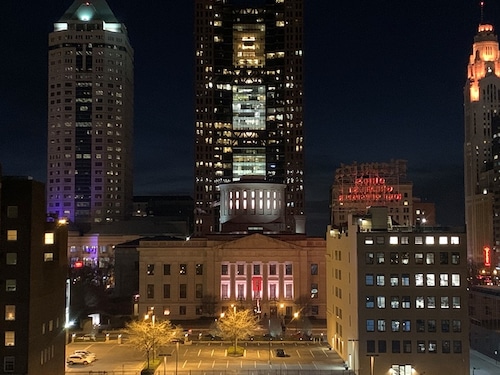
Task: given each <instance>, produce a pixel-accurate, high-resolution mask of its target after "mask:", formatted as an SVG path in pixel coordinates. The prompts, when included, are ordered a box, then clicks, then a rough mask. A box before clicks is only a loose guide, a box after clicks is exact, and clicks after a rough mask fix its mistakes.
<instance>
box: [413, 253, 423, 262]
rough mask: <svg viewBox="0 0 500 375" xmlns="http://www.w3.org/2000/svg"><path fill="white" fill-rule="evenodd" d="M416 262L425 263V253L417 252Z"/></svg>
mask: <svg viewBox="0 0 500 375" xmlns="http://www.w3.org/2000/svg"><path fill="white" fill-rule="evenodd" d="M415 264H424V253H415Z"/></svg>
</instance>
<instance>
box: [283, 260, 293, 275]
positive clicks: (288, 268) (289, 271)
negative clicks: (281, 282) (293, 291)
mask: <svg viewBox="0 0 500 375" xmlns="http://www.w3.org/2000/svg"><path fill="white" fill-rule="evenodd" d="M292 270H293V269H292V264H291V263H288V264H285V275H293V273H292Z"/></svg>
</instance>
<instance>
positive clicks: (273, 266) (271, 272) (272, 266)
mask: <svg viewBox="0 0 500 375" xmlns="http://www.w3.org/2000/svg"><path fill="white" fill-rule="evenodd" d="M269 275H276V264H270V265H269Z"/></svg>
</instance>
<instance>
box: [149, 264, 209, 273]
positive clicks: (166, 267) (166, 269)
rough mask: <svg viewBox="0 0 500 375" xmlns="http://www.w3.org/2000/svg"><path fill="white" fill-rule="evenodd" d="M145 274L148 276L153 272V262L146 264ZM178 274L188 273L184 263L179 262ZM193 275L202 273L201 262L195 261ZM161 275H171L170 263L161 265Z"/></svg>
mask: <svg viewBox="0 0 500 375" xmlns="http://www.w3.org/2000/svg"><path fill="white" fill-rule="evenodd" d="M146 274H147V275H149V276H153V275H154V274H155V265H154V263H149V264H148V265H147V266H146ZM178 274H179V275H187V274H188V265H187V264H186V263H181V264H179V272H178ZM194 274H195V275H203V264H201V263H197V264H196V265H195V267H194ZM163 275H164V276H170V275H172V265H171V264H164V265H163Z"/></svg>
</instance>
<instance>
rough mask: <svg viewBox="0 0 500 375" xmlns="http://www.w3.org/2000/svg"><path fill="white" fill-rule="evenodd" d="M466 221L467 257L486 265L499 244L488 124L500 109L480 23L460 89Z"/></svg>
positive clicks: (491, 51)
mask: <svg viewBox="0 0 500 375" xmlns="http://www.w3.org/2000/svg"><path fill="white" fill-rule="evenodd" d="M464 110H465V143H464V177H465V222H466V226H467V251H468V258H469V260H470V261H472V262H474V263H475V264H476V265H477V266H481V265H487V266H488V265H490V264H491V259H490V253H491V251H492V250H494V249H495V247H497V248H499V245H500V223H498V224H497V225H496V228H495V225H494V221H495V219H494V218H495V216H497V217H498V214H500V207H498V208H496V209H495V204H494V202H495V200H498V198H500V196H499V195H497V197H496V198H495V190H498V189H496V188H495V186H498V184H499V180H498V173H497V174H496V175H495V169H496V170H498V169H499V168H498V165H499V160H498V159H497V158H494V157H493V155H492V140H493V133H494V131H493V127H492V124H493V122H494V119H495V117H496V116H498V113H499V110H500V51H499V45H498V38H497V35H496V34H495V32H494V30H493V25H491V24H488V23H483V22H481V23H480V25H479V28H478V32H477V34H476V36H475V37H474V44H473V46H472V54H471V55H470V59H469V64H468V67H467V81H466V84H465V88H464ZM486 258H487V259H486Z"/></svg>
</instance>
